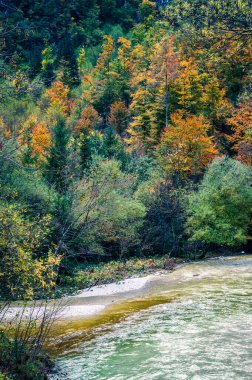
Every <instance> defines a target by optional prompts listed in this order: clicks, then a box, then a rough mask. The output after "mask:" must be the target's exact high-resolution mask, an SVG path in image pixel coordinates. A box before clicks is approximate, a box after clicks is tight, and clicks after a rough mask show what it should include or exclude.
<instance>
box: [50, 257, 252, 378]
mask: <svg viewBox="0 0 252 380" xmlns="http://www.w3.org/2000/svg"><path fill="white" fill-rule="evenodd" d="M56 335H57V336H56ZM49 347H50V349H51V351H52V353H53V354H54V355H55V357H56V362H57V363H58V365H59V366H60V367H61V368H62V369H63V371H64V372H65V375H63V377H62V379H63V378H64V379H70V380H77V379H78V380H82V379H83V380H84V379H85V380H140V379H141V380H180V379H181V380H189V379H190V380H251V379H252V256H247V257H245V256H243V257H236V258H226V259H213V260H209V261H205V262H200V263H194V264H190V265H186V266H184V267H181V268H179V269H178V270H176V271H175V272H174V273H173V274H167V275H166V276H163V277H160V278H159V279H158V280H156V281H153V283H152V284H150V285H149V287H148V288H147V289H145V290H144V291H143V292H142V294H139V292H138V293H137V294H135V295H133V296H132V298H130V299H127V300H121V302H116V304H115V305H114V306H113V307H108V308H107V309H106V310H105V311H104V312H103V313H101V314H100V315H99V316H95V317H93V318H89V319H86V320H85V321H81V320H77V321H72V322H71V323H70V322H65V323H64V324H63V325H59V326H58V331H57V329H56V330H55V332H54V335H53V336H52V337H51V342H50V344H49ZM52 379H56V377H52Z"/></svg>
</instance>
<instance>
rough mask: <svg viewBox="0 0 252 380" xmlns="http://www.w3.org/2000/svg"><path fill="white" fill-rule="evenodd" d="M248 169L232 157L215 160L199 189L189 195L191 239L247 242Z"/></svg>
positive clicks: (251, 177)
mask: <svg viewBox="0 0 252 380" xmlns="http://www.w3.org/2000/svg"><path fill="white" fill-rule="evenodd" d="M251 181H252V171H251V168H249V167H247V166H245V165H243V164H241V163H240V162H238V161H236V160H233V159H231V158H227V157H223V158H218V159H215V160H214V161H213V162H212V163H211V164H210V166H209V167H208V170H207V172H206V174H205V177H204V179H203V181H202V184H201V185H200V188H199V190H198V192H196V193H193V194H192V195H191V196H190V198H189V208H188V214H189V218H188V221H187V225H188V231H189V232H190V234H191V236H192V237H191V239H192V240H199V241H203V242H205V243H214V244H218V245H227V246H235V245H239V244H243V243H246V241H247V238H248V232H249V225H250V221H251V210H252V188H251Z"/></svg>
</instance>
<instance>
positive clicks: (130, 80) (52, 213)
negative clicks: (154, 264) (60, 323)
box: [0, 0, 252, 298]
mask: <svg viewBox="0 0 252 380" xmlns="http://www.w3.org/2000/svg"><path fill="white" fill-rule="evenodd" d="M0 25H1V124H0V125H1V132H0V133H1V144H0V149H1V155H0V160H1V173H0V181H1V182H0V185H1V199H0V202H1V203H0V220H1V231H0V244H1V257H0V261H1V296H2V297H7V298H32V297H33V296H36V293H37V292H41V291H42V289H43V292H47V291H49V290H51V288H52V287H54V285H55V283H57V284H58V285H60V283H61V274H64V273H68V272H69V271H70V272H71V270H74V269H73V268H74V265H73V263H74V262H99V261H107V260H111V259H120V260H125V259H126V258H127V257H131V256H137V257H144V256H151V255H169V256H173V257H177V256H181V257H190V256H191V257H193V256H194V255H195V252H198V254H199V255H204V252H206V251H207V250H215V249H218V248H222V249H223V248H225V247H233V249H236V250H237V249H238V248H239V249H240V248H241V247H242V249H244V246H245V245H246V244H247V248H249V245H248V242H249V240H250V237H249V234H250V232H251V231H250V228H251V224H250V221H251V219H250V218H251V206H252V194H251V164H252V145H251V143H252V137H251V136H252V135H251V127H252V126H251V123H252V120H251V117H252V116H251V113H252V103H251V91H250V90H251V75H252V71H251V38H252V29H251V28H252V24H251V9H250V5H249V1H245V0H243V1H236V0H232V1H226V0H220V1H199V0H192V1H173V2H172V1H171V2H168V3H167V4H166V5H165V6H161V5H160V6H159V5H158V4H156V3H154V2H150V1H143V2H139V1H128V2H125V3H124V2H121V1H115V0H107V1H106V0H104V1H95V0H79V1H77V0H71V1H67V2H64V1H49V2H48V1H40V2H30V1H9V2H8V3H6V2H1V24H0Z"/></svg>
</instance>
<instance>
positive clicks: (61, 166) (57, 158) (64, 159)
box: [46, 116, 69, 194]
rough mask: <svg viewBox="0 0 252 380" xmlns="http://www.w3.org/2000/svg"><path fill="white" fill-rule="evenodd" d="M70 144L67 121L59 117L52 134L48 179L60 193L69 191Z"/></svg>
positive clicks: (47, 166) (47, 171) (48, 160)
mask: <svg viewBox="0 0 252 380" xmlns="http://www.w3.org/2000/svg"><path fill="white" fill-rule="evenodd" d="M68 143H69V133H68V130H67V128H66V124H65V120H64V119H63V117H62V116H59V117H58V120H57V122H56V125H55V126H54V128H53V133H52V145H51V148H50V151H49V155H48V158H47V165H46V177H47V179H48V182H49V184H50V185H51V186H54V187H55V189H56V190H57V191H58V192H59V193H60V194H64V193H66V191H67V188H68V183H69V178H68Z"/></svg>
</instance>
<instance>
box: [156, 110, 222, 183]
mask: <svg viewBox="0 0 252 380" xmlns="http://www.w3.org/2000/svg"><path fill="white" fill-rule="evenodd" d="M209 129H210V124H209V123H208V122H207V121H206V120H205V119H204V117H203V116H202V115H200V116H195V115H191V114H183V112H175V113H173V114H172V115H171V118H170V124H169V128H167V129H165V130H164V132H163V134H162V137H161V142H160V145H159V147H158V150H157V158H158V161H159V162H160V164H161V166H162V167H163V169H164V170H165V171H166V172H168V173H175V174H177V175H179V176H181V177H184V176H189V175H194V174H198V173H200V171H201V170H202V169H204V168H205V167H206V166H207V165H208V163H209V162H210V161H212V160H213V158H214V157H215V156H216V155H217V154H218V151H217V149H216V148H215V144H214V142H213V139H212V137H210V136H208V130H209Z"/></svg>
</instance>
